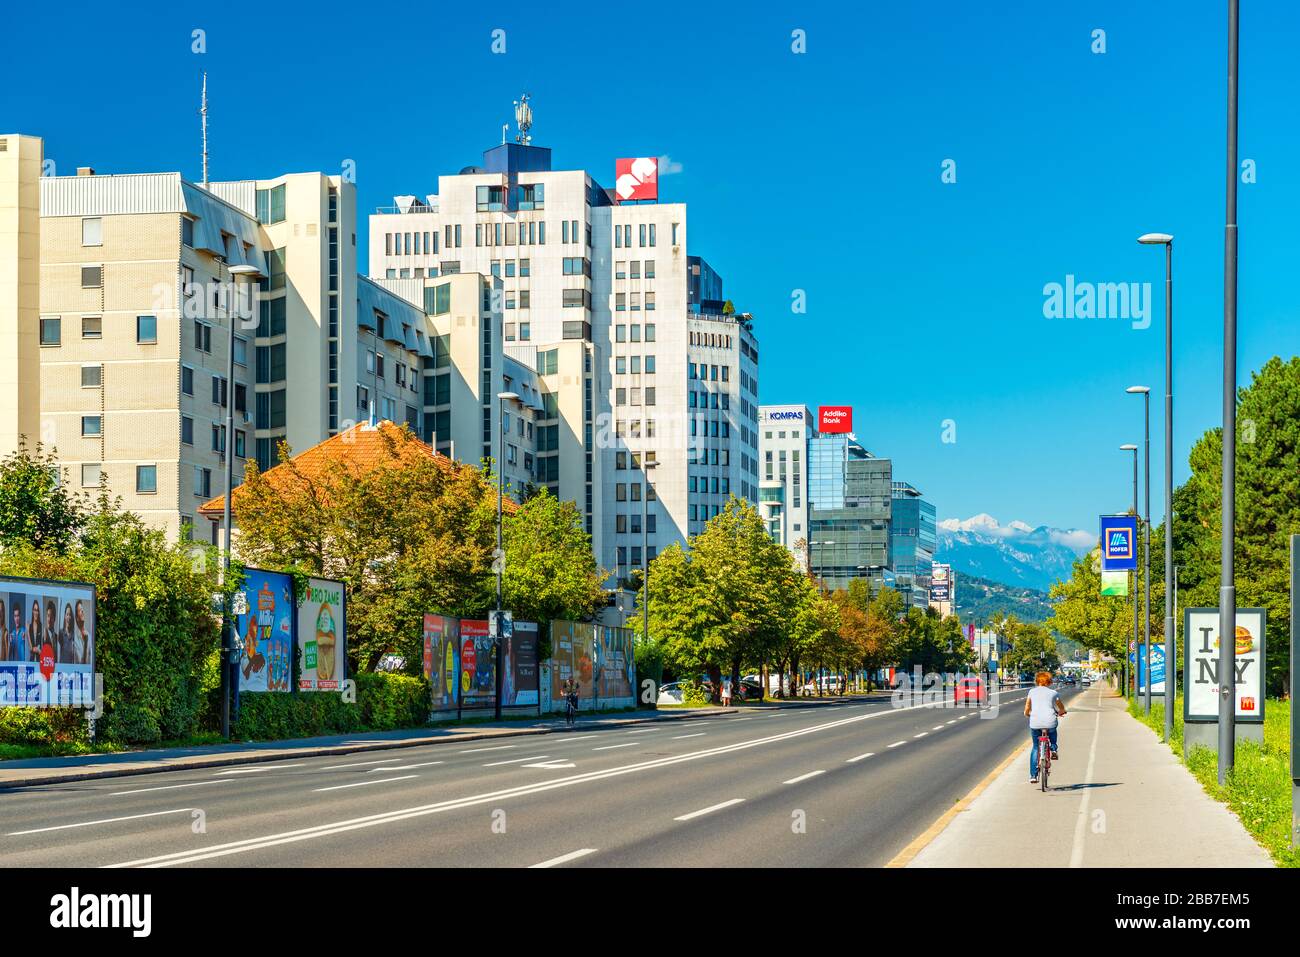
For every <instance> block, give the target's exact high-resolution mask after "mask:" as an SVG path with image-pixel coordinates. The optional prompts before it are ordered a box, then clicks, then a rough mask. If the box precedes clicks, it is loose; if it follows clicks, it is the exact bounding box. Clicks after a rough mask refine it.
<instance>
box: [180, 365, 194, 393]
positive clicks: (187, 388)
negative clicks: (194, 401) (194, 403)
mask: <svg viewBox="0 0 1300 957" xmlns="http://www.w3.org/2000/svg"><path fill="white" fill-rule="evenodd" d="M181 394H182V395H193V394H194V370H193V369H191V368H190V367H189V366H181Z"/></svg>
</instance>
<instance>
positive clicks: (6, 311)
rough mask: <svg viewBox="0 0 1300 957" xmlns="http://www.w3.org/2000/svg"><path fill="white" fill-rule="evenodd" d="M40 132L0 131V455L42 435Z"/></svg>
mask: <svg viewBox="0 0 1300 957" xmlns="http://www.w3.org/2000/svg"><path fill="white" fill-rule="evenodd" d="M43 160H44V145H43V143H42V142H41V140H40V138H39V137H35V136H21V135H18V134H15V133H9V134H4V135H0V456H3V455H8V454H9V453H11V452H13V451H14V450H15V449H17V448H18V444H19V441H20V440H22V441H24V442H25V443H26V444H27V445H28V446H29V447H33V446H35V445H36V443H37V441H39V440H40V438H41V433H40V427H41V420H40V385H41V378H40V347H39V345H38V342H37V330H38V316H39V312H40V279H41V276H40V254H41V247H40V243H41V206H40V178H41V164H42V162H43Z"/></svg>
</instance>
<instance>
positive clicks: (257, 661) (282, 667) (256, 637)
mask: <svg viewBox="0 0 1300 957" xmlns="http://www.w3.org/2000/svg"><path fill="white" fill-rule="evenodd" d="M235 611H236V614H235V621H234V627H235V638H236V639H237V640H238V641H239V642H242V647H241V648H240V652H239V690H240V691H241V692H244V691H289V690H290V682H291V678H292V668H293V618H294V600H293V579H291V578H290V577H289V576H288V575H282V574H280V573H279V572H267V571H262V570H261V569H257V568H246V569H244V585H243V588H241V589H240V591H239V592H238V593H237V594H236V596H235Z"/></svg>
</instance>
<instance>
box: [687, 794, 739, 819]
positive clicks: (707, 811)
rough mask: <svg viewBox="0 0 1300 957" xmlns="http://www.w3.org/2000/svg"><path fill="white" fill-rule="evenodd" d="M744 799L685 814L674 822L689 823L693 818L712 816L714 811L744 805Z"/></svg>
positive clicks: (732, 800) (734, 799)
mask: <svg viewBox="0 0 1300 957" xmlns="http://www.w3.org/2000/svg"><path fill="white" fill-rule="evenodd" d="M744 802H745V799H744V798H732V799H731V800H730V801H723V802H722V803H721V804H715V805H713V806H712V807H704V808H700V809H699V810H698V811H692V812H691V813H690V814H683V815H681V816H680V817H675V818H673V820H674V821H689V820H691V819H692V818H696V817H703V816H704V815H705V814H712V813H713V812H714V811H721V810H722V809H723V808H724V807H731V806H732V805H733V804H743V803H744Z"/></svg>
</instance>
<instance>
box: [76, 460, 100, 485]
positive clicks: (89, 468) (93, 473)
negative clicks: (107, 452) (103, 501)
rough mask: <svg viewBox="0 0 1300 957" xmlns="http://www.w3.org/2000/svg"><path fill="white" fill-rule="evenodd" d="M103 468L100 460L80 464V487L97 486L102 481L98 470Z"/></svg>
mask: <svg viewBox="0 0 1300 957" xmlns="http://www.w3.org/2000/svg"><path fill="white" fill-rule="evenodd" d="M102 469H103V463H102V462H86V463H84V464H83V465H82V466H81V487H82V488H99V483H100V482H101V481H102V478H101V476H100V472H101V470H102Z"/></svg>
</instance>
